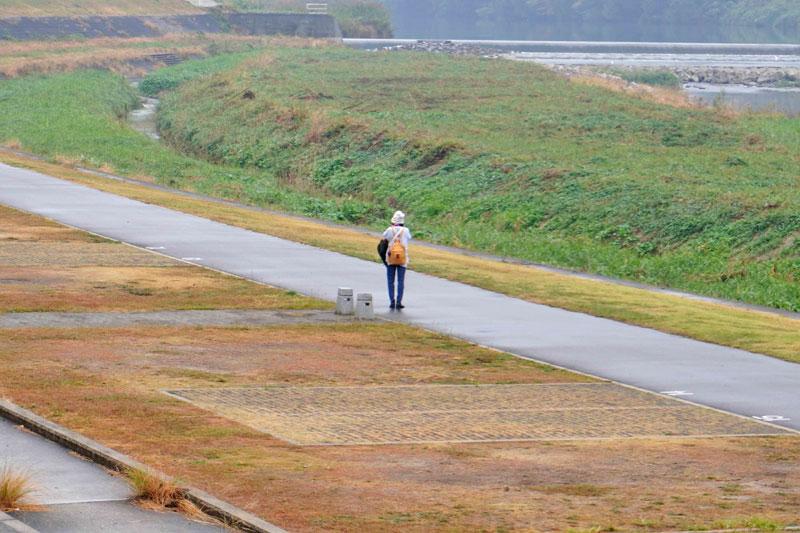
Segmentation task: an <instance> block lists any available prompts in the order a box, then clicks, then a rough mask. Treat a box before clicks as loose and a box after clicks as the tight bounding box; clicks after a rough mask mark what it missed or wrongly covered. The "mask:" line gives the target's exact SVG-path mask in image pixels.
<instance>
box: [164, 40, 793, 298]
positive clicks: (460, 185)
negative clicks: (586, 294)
mask: <svg viewBox="0 0 800 533" xmlns="http://www.w3.org/2000/svg"><path fill="white" fill-rule="evenodd" d="M161 75H162V76H165V75H169V71H165V72H164V73H162V74H161ZM159 123H160V128H161V130H162V133H163V134H164V136H165V138H166V139H167V141H168V142H169V143H170V144H172V145H173V146H174V147H176V148H177V149H179V150H180V151H182V152H184V153H187V154H191V155H193V156H196V157H201V158H205V159H207V160H209V161H213V162H216V163H219V164H224V165H228V166H235V167H239V168H242V169H251V170H252V171H253V173H254V175H268V176H271V177H273V178H274V179H275V180H277V182H278V183H280V184H281V186H282V188H283V189H284V190H294V191H301V192H302V193H303V194H305V195H307V196H308V197H313V198H318V199H320V202H321V203H320V204H319V205H316V206H315V205H314V204H313V203H310V204H307V206H306V209H305V210H304V211H303V213H304V214H307V215H311V216H318V217H323V218H335V219H338V220H344V221H347V222H352V223H358V224H365V225H372V226H375V227H378V226H379V225H380V223H381V222H382V221H383V220H385V218H386V217H387V216H388V214H389V213H390V212H391V211H392V210H393V209H395V208H402V209H405V210H407V211H408V212H410V213H411V214H412V217H413V218H412V221H413V222H412V223H413V225H414V227H415V229H417V233H418V234H419V235H421V236H423V237H425V238H428V239H431V240H433V241H436V242H441V243H446V244H454V245H458V246H466V247H469V248H473V249H477V250H484V251H489V252H493V253H498V254H502V255H509V256H514V257H519V258H523V259H529V260H533V261H540V262H546V263H551V264H556V265H560V266H566V267H570V268H576V269H580V270H586V271H590V272H596V273H600V274H606V275H612V276H619V277H624V278H630V279H637V280H640V281H645V282H648V283H654V284H659V285H666V286H671V287H677V288H682V289H687V290H690V291H695V292H700V293H705V294H713V295H716V296H722V297H727V298H734V299H740V300H745V301H750V302H755V303H761V304H765V305H771V306H775V307H781V308H787V309H795V310H796V309H800V289H799V288H798V283H797V280H798V279H800V240H799V239H798V237H800V214H799V213H800V209H798V207H800V195H798V189H797V179H798V177H797V170H796V169H797V157H798V152H797V149H796V147H797V146H798V145H800V128H798V126H797V121H796V120H791V119H788V118H787V119H783V118H776V117H767V116H744V117H740V118H736V117H730V116H728V115H725V114H722V113H719V112H716V111H713V110H696V109H679V108H675V107H669V106H665V105H659V104H657V103H654V102H651V101H648V100H644V99H637V98H631V97H629V96H625V95H622V94H618V93H615V92H611V91H607V90H604V89H600V88H596V87H587V86H583V85H579V84H574V83H570V82H568V81H566V80H564V79H562V78H560V77H558V76H556V75H554V74H552V73H550V72H548V71H546V70H545V69H542V68H539V67H536V66H533V65H530V64H519V63H512V62H505V61H492V60H479V59H455V58H450V57H442V56H436V55H425V54H414V53H409V54H405V53H364V52H358V51H353V50H348V49H338V48H330V49H325V50H310V49H300V50H298V49H295V50H288V49H282V50H271V51H269V52H268V53H267V54H266V55H262V56H258V57H254V58H253V59H249V60H247V61H245V62H244V63H242V64H240V65H239V66H238V67H236V68H233V69H231V70H229V71H224V72H220V73H218V74H216V75H214V76H210V77H202V78H197V79H196V80H194V81H192V82H189V83H186V84H184V85H182V86H181V88H180V89H179V90H178V91H176V92H174V93H172V94H169V95H167V96H166V97H165V99H164V100H163V103H162V111H161V114H160V119H159ZM253 180H256V181H257V180H258V179H257V178H255V177H251V178H250V182H252V181H253ZM241 186H242V188H243V189H247V188H250V189H252V187H249V186H248V184H247V183H246V182H245V183H242V184H241ZM242 196H243V197H244V199H245V200H247V201H251V202H255V203H258V204H269V203H273V200H274V199H273V198H270V197H269V196H268V195H263V194H261V195H259V194H252V193H246V192H244V193H243V194H242ZM330 198H335V199H337V200H339V201H340V202H341V203H339V204H338V208H337V211H336V212H335V213H332V212H330V211H329V204H325V203H323V202H322V199H330Z"/></svg>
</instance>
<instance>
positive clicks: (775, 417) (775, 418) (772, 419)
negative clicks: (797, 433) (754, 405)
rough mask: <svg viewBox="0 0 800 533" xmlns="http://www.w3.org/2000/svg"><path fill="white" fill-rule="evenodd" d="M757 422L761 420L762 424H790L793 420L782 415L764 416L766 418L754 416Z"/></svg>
mask: <svg viewBox="0 0 800 533" xmlns="http://www.w3.org/2000/svg"><path fill="white" fill-rule="evenodd" d="M753 418H755V419H756V420H761V421H762V422H789V421H791V420H792V419H791V418H786V417H785V416H781V415H764V416H754V417H753Z"/></svg>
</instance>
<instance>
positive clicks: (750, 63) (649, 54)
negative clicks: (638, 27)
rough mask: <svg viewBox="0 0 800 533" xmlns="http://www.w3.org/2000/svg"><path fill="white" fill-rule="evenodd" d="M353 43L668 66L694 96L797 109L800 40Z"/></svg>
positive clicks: (575, 67) (578, 65) (634, 68)
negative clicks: (796, 42)
mask: <svg viewBox="0 0 800 533" xmlns="http://www.w3.org/2000/svg"><path fill="white" fill-rule="evenodd" d="M345 44H347V45H348V46H351V47H354V48H360V49H368V50H375V51H377V50H382V51H414V52H427V53H440V54H448V55H453V56H476V57H483V58H491V59H496V58H505V59H510V60H514V61H529V62H535V63H539V64H543V65H547V66H549V67H551V68H553V69H554V70H556V71H558V72H560V73H562V74H564V75H566V76H574V75H589V76H612V77H615V78H617V79H619V75H620V72H623V73H624V72H626V71H627V72H630V73H640V72H659V73H663V72H668V73H670V74H672V75H674V76H675V80H676V83H677V84H678V85H681V86H682V87H683V90H684V91H685V92H686V93H687V94H688V95H689V96H690V97H691V98H692V99H693V100H695V101H696V102H698V103H700V104H704V105H718V104H720V103H723V104H726V105H730V106H731V107H734V108H737V109H751V110H758V111H778V112H781V113H785V114H787V115H789V116H796V115H798V114H800V46H796V45H759V44H735V45H730V44H704V43H608V42H597V43H589V42H534V41H459V40H444V41H427V40H401V39H394V40H369V39H345Z"/></svg>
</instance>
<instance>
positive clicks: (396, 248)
mask: <svg viewBox="0 0 800 533" xmlns="http://www.w3.org/2000/svg"><path fill="white" fill-rule="evenodd" d="M405 222H406V215H405V213H403V212H402V211H397V212H396V213H395V214H394V216H393V217H392V225H391V226H389V228H387V230H386V231H384V232H383V238H384V240H385V241H387V243H388V244H387V247H386V257H385V259H386V260H385V264H386V280H387V283H388V286H389V308H390V309H397V310H400V309H404V308H405V306H404V305H403V292H405V282H406V268H408V241H410V240H411V232H410V231H408V228H406V227H405ZM395 280H397V291H396V293H395ZM395 296H396V297H395Z"/></svg>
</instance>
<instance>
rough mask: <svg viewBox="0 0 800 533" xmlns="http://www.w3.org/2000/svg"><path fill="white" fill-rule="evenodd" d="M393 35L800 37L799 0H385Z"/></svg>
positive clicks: (595, 38)
mask: <svg viewBox="0 0 800 533" xmlns="http://www.w3.org/2000/svg"><path fill="white" fill-rule="evenodd" d="M383 2H384V3H385V4H386V5H387V6H388V8H389V9H390V11H391V15H392V25H393V27H394V34H395V36H396V37H400V38H403V37H408V38H451V39H521V40H591V41H620V40H625V41H672V42H755V43H798V42H800V1H798V0H383Z"/></svg>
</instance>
